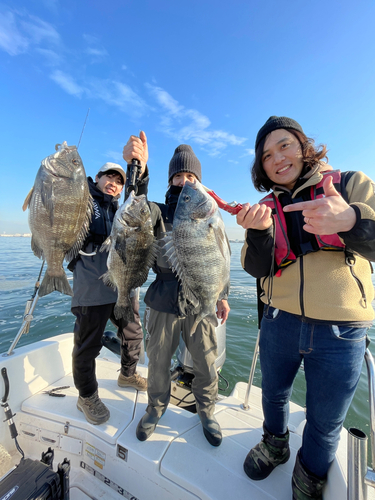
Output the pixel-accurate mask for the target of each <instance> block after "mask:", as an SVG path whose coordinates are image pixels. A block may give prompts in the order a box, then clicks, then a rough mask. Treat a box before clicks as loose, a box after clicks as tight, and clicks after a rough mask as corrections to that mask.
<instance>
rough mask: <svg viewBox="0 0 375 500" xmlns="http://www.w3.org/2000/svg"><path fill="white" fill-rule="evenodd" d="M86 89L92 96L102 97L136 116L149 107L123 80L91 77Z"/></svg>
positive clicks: (112, 104) (108, 102) (142, 113)
mask: <svg viewBox="0 0 375 500" xmlns="http://www.w3.org/2000/svg"><path fill="white" fill-rule="evenodd" d="M86 91H87V93H88V95H89V96H90V97H93V98H96V99H101V100H103V101H104V102H106V103H107V104H109V105H111V106H115V107H117V108H119V109H120V110H121V111H123V112H125V113H127V114H129V115H130V116H133V117H136V118H138V117H140V116H142V115H144V113H145V112H146V111H147V110H148V109H149V106H148V104H147V103H146V101H144V100H143V99H142V98H141V97H140V96H139V95H138V94H137V93H136V92H134V91H133V90H132V89H131V88H130V87H129V86H128V85H126V84H125V83H122V82H118V81H111V80H100V79H90V80H88V81H87V82H86Z"/></svg>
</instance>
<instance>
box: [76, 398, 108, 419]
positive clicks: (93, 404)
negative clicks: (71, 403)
mask: <svg viewBox="0 0 375 500" xmlns="http://www.w3.org/2000/svg"><path fill="white" fill-rule="evenodd" d="M77 408H78V409H79V411H82V412H83V413H84V415H85V417H86V420H87V421H88V422H90V424H93V425H99V424H104V422H107V420H108V419H109V417H110V416H111V414H110V413H109V410H108V408H107V407H106V405H105V404H104V403H103V402H102V401H101V399H100V398H99V395H98V391H95V392H94V394H93V395H92V396H90V397H89V398H83V397H81V396H79V397H78V401H77Z"/></svg>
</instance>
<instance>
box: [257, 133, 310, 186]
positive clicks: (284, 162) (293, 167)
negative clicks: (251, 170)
mask: <svg viewBox="0 0 375 500" xmlns="http://www.w3.org/2000/svg"><path fill="white" fill-rule="evenodd" d="M262 165H263V168H264V171H265V173H266V175H267V176H268V178H269V179H270V180H271V181H272V182H274V183H275V184H278V185H279V186H285V187H286V188H288V189H293V187H294V184H295V183H296V181H297V179H298V178H299V177H300V175H301V172H302V169H303V157H302V149H301V144H300V142H299V141H298V139H297V137H296V136H295V135H293V134H291V133H290V132H288V130H285V129H283V128H280V129H277V130H274V131H273V132H271V133H270V134H269V135H268V136H267V138H266V141H265V143H264V148H263V154H262Z"/></svg>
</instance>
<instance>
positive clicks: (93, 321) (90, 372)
mask: <svg viewBox="0 0 375 500" xmlns="http://www.w3.org/2000/svg"><path fill="white" fill-rule="evenodd" d="M132 305H133V309H134V317H135V322H134V323H128V324H126V322H125V321H124V320H122V319H120V320H117V319H116V318H115V316H114V314H113V309H114V307H115V304H105V305H102V306H87V307H72V309H71V310H72V313H73V314H74V315H75V317H76V322H75V325H74V347H73V354H72V356H73V379H74V385H75V386H76V388H77V389H78V392H79V395H80V396H82V397H84V398H87V397H90V396H92V395H93V394H94V392H95V391H96V390H97V389H98V382H97V380H96V375H95V358H96V357H97V356H98V355H99V353H100V350H101V348H102V336H103V333H104V331H105V327H106V325H107V321H108V320H109V319H110V320H111V321H112V323H113V324H114V325H115V326H116V327H117V329H118V331H117V335H118V336H119V338H120V339H121V373H122V374H123V375H125V377H130V376H131V375H134V373H135V370H136V367H137V362H138V361H139V353H140V351H141V343H142V340H143V330H142V326H141V322H140V317H139V301H138V298H137V296H135V297H132Z"/></svg>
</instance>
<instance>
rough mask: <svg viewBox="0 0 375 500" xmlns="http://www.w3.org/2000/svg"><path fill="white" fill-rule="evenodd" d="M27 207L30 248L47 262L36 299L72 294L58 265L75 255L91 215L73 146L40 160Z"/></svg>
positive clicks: (63, 145)
mask: <svg viewBox="0 0 375 500" xmlns="http://www.w3.org/2000/svg"><path fill="white" fill-rule="evenodd" d="M27 207H29V226H30V230H31V234H32V239H31V248H32V250H33V252H34V254H35V255H36V256H37V257H39V258H41V259H45V260H46V262H47V269H46V272H45V275H44V278H43V281H42V283H41V285H40V288H39V296H40V297H43V296H44V295H47V294H49V293H51V292H53V291H54V290H58V291H59V292H62V293H65V294H66V295H73V291H72V289H71V287H70V285H69V283H68V279H67V277H66V274H65V271H64V268H63V265H62V264H63V261H64V258H65V259H66V260H67V261H68V262H69V261H70V260H72V259H73V258H74V257H75V256H76V255H77V253H78V251H79V250H80V248H81V246H82V243H83V241H84V239H85V237H86V235H87V232H88V228H89V224H90V220H91V214H92V198H91V195H90V193H89V188H88V185H87V180H86V174H85V169H84V167H83V163H82V160H81V157H80V156H79V154H78V151H77V148H76V147H75V146H68V145H67V143H66V142H63V143H62V144H61V145H60V144H57V145H56V153H54V154H52V155H50V156H47V158H45V159H44V160H43V161H42V164H41V166H40V168H39V170H38V173H37V175H36V178H35V183H34V187H33V188H32V189H31V190H30V192H29V194H28V195H27V197H26V200H25V202H24V204H23V207H22V208H23V210H26V209H27Z"/></svg>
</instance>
